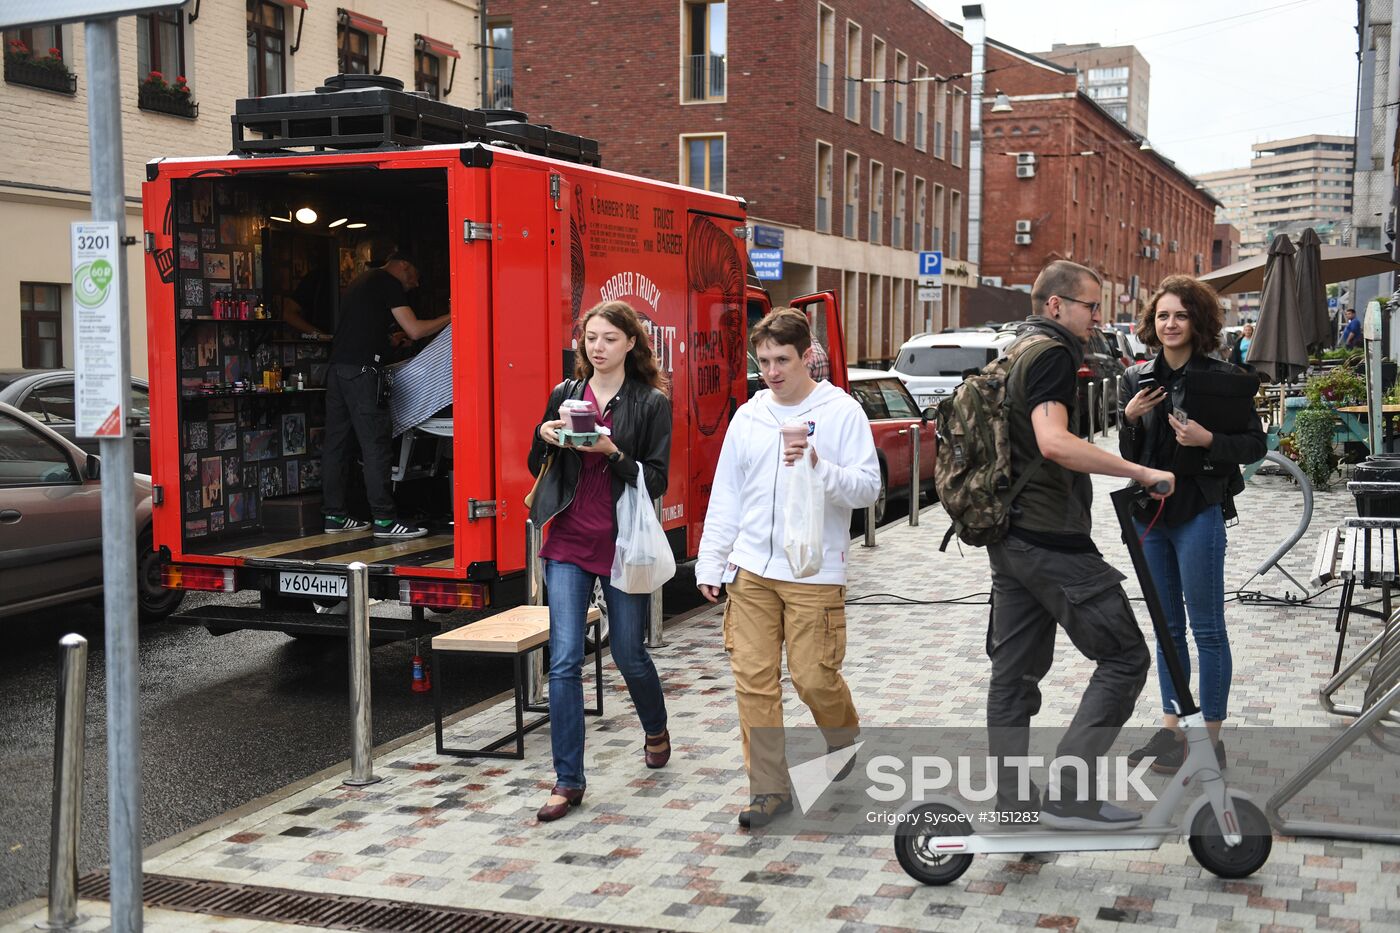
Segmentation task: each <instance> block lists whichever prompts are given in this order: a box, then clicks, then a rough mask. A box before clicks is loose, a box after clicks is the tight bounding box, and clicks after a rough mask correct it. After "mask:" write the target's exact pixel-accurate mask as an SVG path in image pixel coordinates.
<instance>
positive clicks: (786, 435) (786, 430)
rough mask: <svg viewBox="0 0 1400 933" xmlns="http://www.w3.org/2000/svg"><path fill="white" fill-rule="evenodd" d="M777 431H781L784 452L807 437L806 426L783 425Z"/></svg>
mask: <svg viewBox="0 0 1400 933" xmlns="http://www.w3.org/2000/svg"><path fill="white" fill-rule="evenodd" d="M779 430H781V431H782V434H783V449H784V450H786V449H787V448H789V447H791V446H792V445H793V444H796V443H797V442H798V441H801V440H803V439H804V438H806V436H807V426H806V425H805V424H785V425H783V426H782V427H781V428H780V429H779Z"/></svg>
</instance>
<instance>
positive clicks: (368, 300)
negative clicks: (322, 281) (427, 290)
mask: <svg viewBox="0 0 1400 933" xmlns="http://www.w3.org/2000/svg"><path fill="white" fill-rule="evenodd" d="M407 304H408V298H407V297H406V296H405V295H404V290H403V285H402V284H401V283H400V282H399V280H398V279H396V278H394V277H393V276H392V275H390V274H389V273H388V272H385V271H384V270H383V269H370V270H369V271H367V272H364V273H361V274H360V275H359V276H357V277H356V278H355V281H353V282H351V283H350V287H349V288H347V289H346V290H345V294H344V295H343V296H341V299H340V322H339V323H338V324H337V325H336V329H335V341H334V342H333V343H332V344H331V362H332V363H346V364H349V365H351V366H374V365H377V364H380V363H382V362H384V361H386V360H388V358H389V331H390V329H391V328H392V327H393V326H394V315H393V313H392V311H393V309H394V308H400V307H405V306H407Z"/></svg>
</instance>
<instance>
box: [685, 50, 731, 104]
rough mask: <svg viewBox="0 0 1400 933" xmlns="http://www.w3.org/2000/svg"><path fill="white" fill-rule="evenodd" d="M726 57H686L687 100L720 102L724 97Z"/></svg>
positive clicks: (707, 55)
mask: <svg viewBox="0 0 1400 933" xmlns="http://www.w3.org/2000/svg"><path fill="white" fill-rule="evenodd" d="M724 68H725V62H724V56H723V55H709V54H706V55H687V56H686V86H685V89H686V100H719V99H721V98H723V97H724Z"/></svg>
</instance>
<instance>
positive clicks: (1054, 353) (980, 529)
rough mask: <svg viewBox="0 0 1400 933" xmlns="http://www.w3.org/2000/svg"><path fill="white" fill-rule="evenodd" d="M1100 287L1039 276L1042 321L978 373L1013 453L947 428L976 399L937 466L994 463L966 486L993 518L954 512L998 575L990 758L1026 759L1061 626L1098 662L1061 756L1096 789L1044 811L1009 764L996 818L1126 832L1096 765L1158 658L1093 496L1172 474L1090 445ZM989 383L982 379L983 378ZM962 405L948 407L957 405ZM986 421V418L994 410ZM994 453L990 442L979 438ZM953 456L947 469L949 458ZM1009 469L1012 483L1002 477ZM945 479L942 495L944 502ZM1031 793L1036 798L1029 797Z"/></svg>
mask: <svg viewBox="0 0 1400 933" xmlns="http://www.w3.org/2000/svg"><path fill="white" fill-rule="evenodd" d="M1100 290H1101V283H1100V280H1099V277H1098V275H1096V274H1095V273H1094V272H1093V271H1091V270H1090V269H1087V268H1085V267H1084V266H1081V265H1078V264H1076V263H1072V262H1068V261H1065V260H1059V261H1056V262H1052V263H1051V264H1050V265H1048V266H1046V267H1045V269H1044V270H1042V271H1041V273H1040V275H1039V276H1038V277H1037V278H1036V280H1035V285H1034V286H1033V287H1032V290H1031V301H1032V305H1033V308H1034V310H1035V313H1034V314H1033V315H1032V316H1031V317H1030V318H1028V319H1027V320H1026V322H1025V323H1024V324H1023V325H1022V326H1021V329H1020V331H1019V336H1018V338H1017V340H1016V343H1014V344H1012V346H1011V347H1010V348H1009V349H1008V351H1007V357H1008V358H1009V360H1005V361H999V363H1001V366H1002V369H1001V370H999V371H997V372H996V373H994V374H993V375H992V376H991V377H990V382H991V386H990V388H989V387H988V385H987V383H988V380H989V377H988V376H987V373H988V370H992V369H993V368H994V367H997V366H998V363H993V364H992V365H991V366H989V367H988V369H987V370H984V371H983V375H982V376H979V377H972V378H971V379H969V380H968V383H967V384H966V385H967V386H968V392H969V393H970V392H972V391H973V390H975V389H977V388H978V387H979V386H980V387H981V389H982V391H983V392H984V393H985V392H987V391H992V390H995V391H999V392H1001V393H1002V395H1003V398H1004V402H1005V404H1004V406H1001V407H998V408H997V409H995V410H996V411H997V412H998V413H999V418H1000V420H1001V421H1002V425H1000V426H998V427H999V428H1000V429H1001V433H1000V435H999V436H1000V437H1002V438H1004V444H1003V443H998V444H997V447H998V448H1002V447H1003V446H1004V450H1003V449H997V450H995V451H992V452H990V453H987V452H985V451H978V450H976V444H977V443H979V442H978V441H976V440H975V439H974V437H975V436H976V435H979V434H980V436H981V437H982V438H986V437H989V436H993V435H996V433H997V432H996V431H994V430H991V431H989V430H986V429H985V427H984V429H983V430H981V431H975V430H974V431H967V432H965V434H966V437H959V438H958V439H956V440H955V441H954V443H953V444H952V445H949V440H948V438H946V437H944V436H942V435H943V430H949V431H950V433H952V434H954V435H955V437H956V436H957V431H956V429H955V428H951V427H949V426H948V425H949V421H950V420H953V419H956V418H957V417H958V412H959V407H961V409H962V411H963V412H964V414H963V415H962V419H963V420H964V421H966V420H968V419H969V418H972V417H974V416H973V415H969V414H966V413H967V412H986V411H987V410H988V409H987V407H986V405H985V404H984V403H983V401H982V400H978V401H977V402H976V403H975V404H972V403H971V402H970V401H969V400H968V399H966V398H961V399H960V396H963V395H964V393H963V390H960V391H959V396H955V397H954V399H953V400H951V404H952V405H953V406H954V407H953V408H952V409H950V410H949V411H948V412H944V411H943V410H942V408H941V407H940V412H939V422H940V428H941V430H940V438H939V448H940V449H939V468H940V474H942V475H943V477H944V478H946V474H947V473H948V463H951V462H952V461H951V460H948V458H953V457H956V456H957V452H956V451H951V450H950V451H945V450H944V449H943V448H945V447H946V446H954V447H962V448H963V450H962V457H963V459H964V463H963V464H962V466H963V467H965V468H967V469H972V468H973V466H975V464H972V463H971V461H973V460H982V461H985V460H987V458H988V457H990V458H991V465H990V466H987V465H985V464H984V465H983V466H982V472H981V473H980V474H978V473H972V474H969V475H967V476H966V477H965V478H964V481H965V482H971V483H973V484H974V485H975V484H976V483H978V482H980V483H982V484H984V485H989V486H990V488H991V489H993V490H995V493H994V494H993V495H992V496H990V497H989V498H991V499H994V500H996V504H995V505H994V506H993V507H992V509H991V511H992V512H993V513H995V514H989V513H988V509H987V507H986V505H985V502H984V503H983V504H982V507H981V508H980V509H979V508H978V507H977V503H967V502H966V501H965V499H964V500H963V501H961V502H960V501H959V500H958V498H957V496H950V497H949V499H950V501H952V502H953V506H952V508H950V509H949V511H950V514H952V515H953V517H954V527H955V528H956V529H958V530H959V533H960V534H961V535H962V537H963V540H965V541H968V542H969V543H974V544H986V545H987V554H988V557H989V558H990V561H991V570H992V611H991V621H990V625H989V627H988V631H987V655H988V657H989V658H990V659H991V662H992V677H991V685H990V687H989V689H988V691H987V729H988V740H989V745H990V749H989V750H990V752H991V755H992V757H993V758H994V759H995V760H996V761H998V762H1010V763H1014V759H1015V758H1016V757H1018V756H1020V757H1024V756H1025V755H1026V754H1027V749H1028V746H1029V734H1028V732H1029V726H1030V721H1031V717H1032V716H1034V715H1035V714H1036V713H1037V712H1039V710H1040V687H1039V684H1040V680H1041V679H1042V678H1043V677H1044V676H1045V675H1046V674H1047V673H1049V671H1050V667H1051V665H1052V663H1053V662H1054V656H1055V626H1056V623H1058V624H1059V625H1060V626H1061V627H1062V628H1064V630H1065V632H1066V634H1068V635H1069V637H1070V641H1072V642H1073V643H1074V646H1075V647H1076V648H1078V649H1079V651H1080V653H1082V654H1083V655H1084V656H1085V657H1087V658H1089V659H1090V660H1092V661H1094V662H1095V663H1096V665H1097V667H1096V668H1095V670H1094V674H1093V676H1092V677H1091V678H1090V679H1089V683H1088V686H1087V687H1086V688H1085V690H1084V695H1083V698H1082V699H1081V700H1080V703H1079V710H1078V712H1076V713H1075V716H1074V720H1073V721H1072V722H1071V723H1070V726H1069V729H1068V730H1067V731H1066V732H1065V735H1064V737H1063V739H1062V741H1061V742H1060V745H1059V748H1058V750H1057V753H1056V756H1057V757H1060V756H1067V757H1068V758H1069V759H1070V760H1071V761H1083V762H1085V763H1087V766H1088V768H1089V769H1090V770H1089V772H1088V777H1089V782H1088V783H1089V786H1087V787H1081V786H1077V782H1076V780H1075V777H1076V775H1075V771H1074V769H1073V768H1063V769H1060V770H1059V771H1058V772H1057V773H1058V774H1059V776H1060V781H1059V785H1058V788H1052V789H1051V791H1052V793H1051V795H1050V796H1049V797H1047V799H1046V800H1045V802H1044V806H1043V807H1042V806H1041V804H1040V801H1039V793H1038V792H1037V791H1035V789H1034V787H1033V785H1031V786H1027V784H1026V783H1025V782H1024V781H1022V780H1019V779H1018V778H1019V775H1017V774H1016V773H1015V771H1013V770H1009V769H1007V768H1006V767H1003V768H1001V769H999V774H998V781H997V809H998V810H1002V811H1009V812H1021V813H1025V812H1034V811H1036V810H1040V816H1039V821H1040V822H1041V823H1042V824H1043V825H1045V826H1047V827H1050V828H1060V829H1115V828H1122V827H1129V826H1132V825H1134V824H1135V823H1137V822H1138V821H1139V820H1140V819H1141V817H1140V816H1138V814H1135V813H1132V812H1130V811H1128V810H1124V809H1122V808H1121V807H1116V806H1114V805H1113V804H1110V803H1108V802H1106V801H1102V800H1099V799H1098V797H1097V793H1096V791H1097V781H1095V780H1094V770H1093V769H1094V768H1095V765H1096V759H1097V758H1098V757H1099V756H1101V755H1104V754H1106V753H1107V752H1108V749H1109V747H1110V746H1111V745H1112V744H1113V741H1114V739H1115V738H1116V737H1117V735H1118V731H1119V729H1120V728H1122V726H1123V723H1125V722H1126V721H1127V720H1128V717H1129V716H1130V715H1131V714H1132V711H1133V706H1134V703H1135V702H1136V700H1137V697H1138V694H1139V693H1140V692H1141V691H1142V687H1143V683H1144V682H1145V681H1146V679H1147V670H1148V667H1149V665H1150V657H1149V655H1148V652H1147V646H1146V644H1145V643H1144V641H1143V637H1142V633H1141V631H1139V629H1138V625H1137V620H1136V618H1135V617H1134V616H1133V611H1132V608H1131V606H1130V605H1129V603H1128V597H1127V596H1126V595H1125V594H1124V592H1123V588H1122V587H1121V586H1120V585H1119V584H1120V582H1121V581H1122V580H1123V579H1124V577H1123V574H1121V573H1119V572H1118V571H1117V570H1116V569H1114V568H1113V567H1112V566H1110V565H1109V564H1108V562H1107V561H1105V560H1104V558H1103V556H1102V555H1101V554H1100V553H1099V551H1098V549H1097V548H1096V547H1095V546H1094V542H1093V540H1092V538H1091V537H1090V524H1091V514H1090V507H1091V505H1092V498H1093V488H1092V486H1091V484H1090V480H1089V476H1090V474H1094V473H1097V474H1100V475H1106V476H1122V477H1127V478H1129V479H1133V480H1136V481H1137V482H1138V483H1140V484H1141V485H1142V486H1143V487H1144V488H1150V487H1151V486H1152V485H1153V484H1155V483H1157V482H1159V481H1163V480H1165V481H1166V482H1167V483H1168V488H1169V491H1168V493H1166V494H1161V495H1159V494H1154V496H1155V497H1156V498H1165V496H1166V495H1170V489H1171V487H1172V486H1173V484H1174V483H1175V479H1174V477H1173V476H1172V474H1170V473H1167V472H1163V471H1161V470H1152V469H1148V468H1147V467H1144V466H1141V465H1139V464H1136V463H1130V462H1128V461H1127V460H1123V459H1122V458H1120V457H1118V456H1117V455H1116V454H1113V453H1110V452H1109V451H1107V450H1103V449H1100V448H1098V447H1095V446H1094V445H1093V444H1091V443H1089V442H1088V441H1085V440H1083V439H1081V438H1080V437H1079V436H1078V432H1077V430H1076V429H1077V427H1078V421H1079V416H1080V413H1079V411H1078V408H1077V400H1078V391H1077V388H1078V386H1077V376H1076V373H1077V370H1078V369H1079V365H1080V363H1081V362H1082V360H1083V358H1084V348H1085V346H1086V345H1087V343H1088V340H1089V334H1090V331H1091V329H1092V328H1093V327H1095V326H1096V325H1097V324H1098V321H1099V298H1100ZM979 380H980V382H979ZM949 404H950V403H948V402H945V403H944V405H945V406H947V405H949ZM983 418H984V420H986V418H987V416H986V415H983ZM981 443H983V444H985V441H981ZM945 461H947V462H945ZM998 467H1000V468H1001V469H1002V470H1003V471H1004V472H1003V473H1002V474H1001V475H1000V476H996V475H992V474H995V473H996V472H997V469H998ZM943 491H944V483H943V482H942V481H940V484H939V493H940V496H942V495H943ZM1021 788H1025V790H1021Z"/></svg>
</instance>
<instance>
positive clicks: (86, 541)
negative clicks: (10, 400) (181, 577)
mask: <svg viewBox="0 0 1400 933" xmlns="http://www.w3.org/2000/svg"><path fill="white" fill-rule="evenodd" d="M100 475H101V463H100V460H99V459H98V458H97V457H96V456H94V455H92V454H89V453H86V452H85V451H83V450H82V449H81V448H79V447H78V446H77V445H76V444H73V443H72V442H70V441H68V440H66V439H64V438H63V437H62V436H60V435H59V434H58V433H57V432H56V431H54V430H52V429H51V428H49V427H46V426H45V425H43V424H40V423H39V422H38V421H36V420H35V419H33V418H31V417H29V416H28V415H27V414H25V413H24V412H22V411H20V410H19V409H18V408H15V407H14V406H13V405H6V404H0V617H2V616H7V615H15V614H18V613H21V612H31V611H34V610H37V609H45V608H48V607H50V606H57V605H61V604H64V603H70V602H77V601H81V600H85V599H91V598H93V597H96V596H98V595H100V594H101V592H102V485H101V482H100ZM133 482H134V484H135V498H136V541H135V545H136V597H137V606H138V608H139V610H140V614H141V618H142V619H144V620H154V619H163V618H165V617H166V616H168V615H170V613H172V612H174V611H175V610H176V608H178V607H179V605H180V601H181V600H182V599H183V598H184V591H183V590H168V589H165V588H164V587H162V586H161V565H160V556H159V555H158V554H157V553H155V552H154V551H153V550H151V540H152V538H151V480H150V477H148V476H142V475H139V474H138V475H137V476H135V477H134V480H133Z"/></svg>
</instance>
